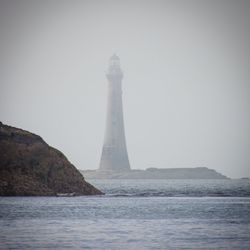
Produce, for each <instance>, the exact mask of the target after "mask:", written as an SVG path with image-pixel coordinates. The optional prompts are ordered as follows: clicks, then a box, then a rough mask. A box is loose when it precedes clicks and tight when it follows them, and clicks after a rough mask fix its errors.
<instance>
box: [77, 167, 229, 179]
mask: <svg viewBox="0 0 250 250" xmlns="http://www.w3.org/2000/svg"><path fill="white" fill-rule="evenodd" d="M81 173H82V174H83V175H84V176H85V178H86V179H229V178H228V177H226V176H225V175H223V174H220V173H218V172H216V171H215V170H214V169H209V168H206V167H197V168H147V169H146V170H139V169H137V170H136V169H134V170H129V171H100V170H81Z"/></svg>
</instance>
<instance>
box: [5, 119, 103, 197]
mask: <svg viewBox="0 0 250 250" xmlns="http://www.w3.org/2000/svg"><path fill="white" fill-rule="evenodd" d="M57 194H58V195H60V194H65V195H67V194H70V195H72V194H74V195H98V194H102V192H101V191H99V190H98V189H96V188H95V187H93V186H92V185H91V184H89V183H87V182H86V181H85V180H84V177H83V176H82V175H81V173H80V172H79V171H78V170H77V169H76V168H75V167H74V166H73V165H72V164H71V163H70V162H69V161H68V160H67V158H66V157H65V156H64V155H63V154H62V153H61V152H60V151H58V150H57V149H54V148H52V147H50V146H49V145H48V144H47V143H46V142H44V140H43V139H42V138H41V137H39V136H37V135H35V134H32V133H30V132H28V131H24V130H22V129H18V128H14V127H10V126H7V125H4V124H2V123H0V195H1V196H3V195H5V196H12V195H13V196H17V195H41V196H46V195H57Z"/></svg>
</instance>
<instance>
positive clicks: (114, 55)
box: [110, 54, 120, 60]
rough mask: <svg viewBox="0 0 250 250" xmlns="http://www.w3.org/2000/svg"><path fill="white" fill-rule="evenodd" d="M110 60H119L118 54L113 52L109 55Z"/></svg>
mask: <svg viewBox="0 0 250 250" xmlns="http://www.w3.org/2000/svg"><path fill="white" fill-rule="evenodd" d="M110 59H111V60H120V58H119V56H117V55H116V54H113V56H111V57H110Z"/></svg>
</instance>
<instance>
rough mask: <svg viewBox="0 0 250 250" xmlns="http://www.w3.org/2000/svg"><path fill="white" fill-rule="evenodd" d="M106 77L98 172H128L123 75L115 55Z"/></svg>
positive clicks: (111, 59)
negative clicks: (102, 132)
mask: <svg viewBox="0 0 250 250" xmlns="http://www.w3.org/2000/svg"><path fill="white" fill-rule="evenodd" d="M106 76H107V79H108V100H107V117H106V131H105V137H104V143H103V148H102V156H101V162H100V167H99V171H112V172H121V171H129V170H130V165H129V159H128V153H127V147H126V139H125V132H124V123H123V110H122V86H121V82H122V78H123V73H122V70H121V68H120V59H119V57H118V56H117V55H115V54H114V55H113V56H112V57H111V58H110V60H109V67H108V71H107V74H106Z"/></svg>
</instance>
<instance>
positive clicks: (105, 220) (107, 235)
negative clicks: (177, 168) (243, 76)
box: [0, 180, 250, 249]
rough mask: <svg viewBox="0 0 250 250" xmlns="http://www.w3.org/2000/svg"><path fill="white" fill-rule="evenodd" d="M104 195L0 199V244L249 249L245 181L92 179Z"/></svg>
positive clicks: (249, 187)
mask: <svg viewBox="0 0 250 250" xmlns="http://www.w3.org/2000/svg"><path fill="white" fill-rule="evenodd" d="M91 182H92V183H93V184H94V185H95V186H97V187H99V188H100V189H101V190H103V191H104V192H106V195H105V196H95V197H93V196H86V197H0V248H1V249H250V181H249V180H207V181H204V180H91Z"/></svg>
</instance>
